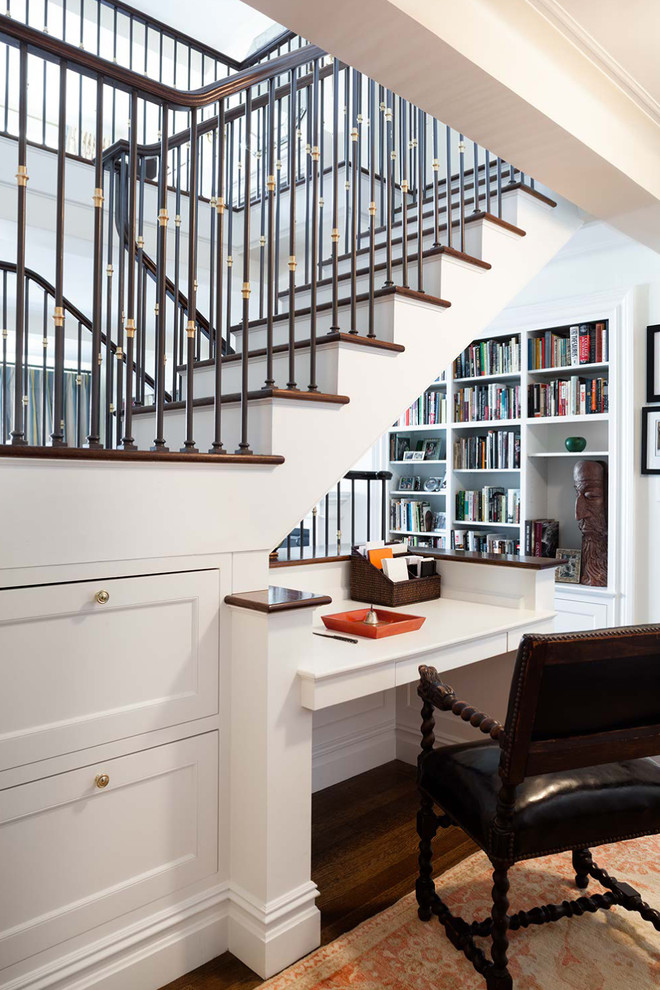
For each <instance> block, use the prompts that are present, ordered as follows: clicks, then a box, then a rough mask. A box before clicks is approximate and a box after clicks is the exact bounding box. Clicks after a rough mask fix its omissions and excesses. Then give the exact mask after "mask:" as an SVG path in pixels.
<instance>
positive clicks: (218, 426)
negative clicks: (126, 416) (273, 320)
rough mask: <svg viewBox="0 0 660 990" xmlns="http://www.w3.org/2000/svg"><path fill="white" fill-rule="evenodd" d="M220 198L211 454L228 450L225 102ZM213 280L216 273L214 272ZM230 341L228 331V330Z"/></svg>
mask: <svg viewBox="0 0 660 990" xmlns="http://www.w3.org/2000/svg"><path fill="white" fill-rule="evenodd" d="M217 168H218V190H217V191H218V196H217V200H216V205H215V209H216V224H217V237H216V239H217V242H218V252H217V258H216V270H215V279H216V283H217V292H216V317H215V368H214V371H215V376H214V386H215V391H214V409H213V413H214V417H213V420H214V424H213V425H214V432H213V443H212V444H211V448H210V450H209V453H210V454H225V453H226V450H225V448H224V445H223V443H222V344H223V335H222V313H223V309H224V307H223V298H222V276H223V248H224V244H223V237H224V220H225V199H224V196H225V101H224V100H220V103H219V105H218V162H217ZM211 278H213V272H211ZM227 337H229V327H227Z"/></svg>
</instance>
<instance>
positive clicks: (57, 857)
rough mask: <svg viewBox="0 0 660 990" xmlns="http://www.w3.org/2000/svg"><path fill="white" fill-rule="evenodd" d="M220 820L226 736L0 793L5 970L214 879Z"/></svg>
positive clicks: (0, 934)
mask: <svg viewBox="0 0 660 990" xmlns="http://www.w3.org/2000/svg"><path fill="white" fill-rule="evenodd" d="M98 774H107V776H108V777H109V782H108V784H107V786H106V787H104V788H102V789H101V788H99V787H98V786H97V784H96V777H97V775H98ZM217 818H218V733H217V732H209V733H205V734H203V735H200V736H194V737H192V738H190V739H184V740H181V741H179V742H175V743H171V744H170V745H167V746H157V747H155V748H153V749H148V750H144V751H142V752H139V753H133V754H131V755H129V756H122V757H119V758H118V759H115V760H106V761H102V762H99V763H98V764H94V765H90V766H83V767H80V768H79V769H77V770H71V771H69V772H68V773H64V774H56V775H55V776H52V777H46V778H42V779H40V780H34V781H31V782H30V783H26V784H22V785H21V786H19V787H12V788H8V789H6V790H4V791H2V792H0V874H1V875H2V885H3V888H4V890H6V891H7V890H11V891H12V896H11V897H3V898H0V969H4V968H5V967H7V966H11V965H12V964H14V963H16V962H18V961H19V960H21V959H25V958H26V957H27V956H31V955H33V954H35V953H38V952H41V951H42V950H44V949H46V948H47V947H48V946H51V945H54V944H56V943H61V942H64V941H65V940H66V939H68V938H71V937H72V936H74V935H77V934H79V933H81V932H86V931H89V930H90V929H92V928H95V927H96V926H97V925H101V924H103V923H104V922H106V921H108V920H109V919H112V918H116V917H119V916H120V915H123V914H126V913H127V912H129V911H131V910H133V909H134V908H137V907H140V906H142V905H144V904H148V903H149V902H151V901H153V900H155V899H156V898H159V897H163V896H164V895H167V894H170V893H171V892H173V891H176V890H179V889H180V888H182V887H184V886H186V885H188V884H191V883H193V882H194V881H197V880H199V879H201V878H203V877H206V876H209V875H211V874H213V873H215V872H216V869H217V855H218V847H217ZM1 982H2V975H1V973H0V983H1Z"/></svg>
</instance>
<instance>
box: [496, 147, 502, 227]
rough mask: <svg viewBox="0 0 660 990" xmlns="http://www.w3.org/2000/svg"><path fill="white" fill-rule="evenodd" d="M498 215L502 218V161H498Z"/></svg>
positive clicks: (499, 159)
mask: <svg viewBox="0 0 660 990" xmlns="http://www.w3.org/2000/svg"><path fill="white" fill-rule="evenodd" d="M497 215H498V217H499V218H500V219H501V218H502V159H501V158H499V157H498V159H497Z"/></svg>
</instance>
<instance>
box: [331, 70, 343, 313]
mask: <svg viewBox="0 0 660 990" xmlns="http://www.w3.org/2000/svg"><path fill="white" fill-rule="evenodd" d="M345 119H346V118H344V120H345ZM330 240H331V243H332V322H331V325H330V332H331V333H332V332H333V331H335V330H339V63H338V61H337V59H335V60H334V63H333V66H332V231H331V233H330Z"/></svg>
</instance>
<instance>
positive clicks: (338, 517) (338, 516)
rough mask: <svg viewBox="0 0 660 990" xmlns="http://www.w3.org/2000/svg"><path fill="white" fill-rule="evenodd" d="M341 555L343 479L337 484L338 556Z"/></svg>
mask: <svg viewBox="0 0 660 990" xmlns="http://www.w3.org/2000/svg"><path fill="white" fill-rule="evenodd" d="M340 553H341V478H340V479H339V481H338V482H337V555H339V554H340Z"/></svg>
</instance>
